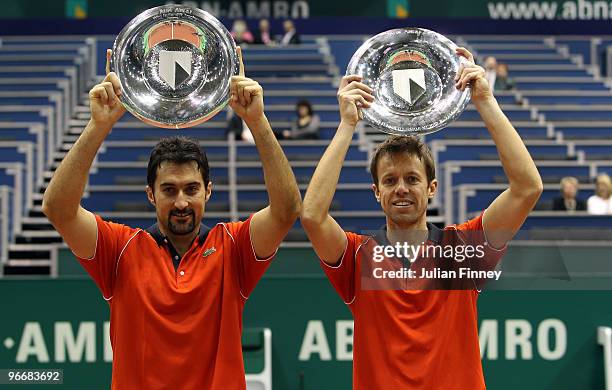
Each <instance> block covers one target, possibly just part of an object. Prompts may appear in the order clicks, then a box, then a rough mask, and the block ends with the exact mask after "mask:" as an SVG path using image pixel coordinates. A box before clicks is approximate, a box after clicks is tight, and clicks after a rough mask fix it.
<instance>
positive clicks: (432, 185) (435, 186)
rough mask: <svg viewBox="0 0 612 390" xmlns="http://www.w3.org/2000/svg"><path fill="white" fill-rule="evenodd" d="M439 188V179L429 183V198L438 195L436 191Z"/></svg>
mask: <svg viewBox="0 0 612 390" xmlns="http://www.w3.org/2000/svg"><path fill="white" fill-rule="evenodd" d="M437 190H438V180H436V179H433V180H432V181H431V182H430V183H429V187H428V188H427V197H428V198H429V199H433V198H434V196H436V191H437Z"/></svg>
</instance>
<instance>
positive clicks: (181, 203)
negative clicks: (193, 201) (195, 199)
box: [174, 191, 189, 210]
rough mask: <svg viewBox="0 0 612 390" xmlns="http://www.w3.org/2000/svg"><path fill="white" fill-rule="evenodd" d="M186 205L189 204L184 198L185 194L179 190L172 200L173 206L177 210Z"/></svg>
mask: <svg viewBox="0 0 612 390" xmlns="http://www.w3.org/2000/svg"><path fill="white" fill-rule="evenodd" d="M187 206H189V202H187V200H186V199H185V194H183V192H182V191H181V192H180V193H179V195H178V196H177V198H176V200H175V201H174V207H176V208H177V209H179V210H182V209H185V208H187Z"/></svg>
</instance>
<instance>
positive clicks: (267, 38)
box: [254, 19, 275, 46]
mask: <svg viewBox="0 0 612 390" xmlns="http://www.w3.org/2000/svg"><path fill="white" fill-rule="evenodd" d="M254 43H257V44H259V45H268V46H272V45H274V44H275V42H274V38H273V37H272V35H271V34H270V22H269V21H268V19H261V20H260V21H259V30H258V31H257V33H256V34H255V42H254Z"/></svg>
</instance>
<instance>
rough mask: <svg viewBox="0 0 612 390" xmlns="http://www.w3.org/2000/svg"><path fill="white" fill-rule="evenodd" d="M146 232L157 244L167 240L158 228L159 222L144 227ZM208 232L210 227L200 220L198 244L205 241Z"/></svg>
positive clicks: (165, 242)
mask: <svg viewBox="0 0 612 390" xmlns="http://www.w3.org/2000/svg"><path fill="white" fill-rule="evenodd" d="M146 232H147V233H149V234H150V235H151V236H152V237H153V238H154V239H155V242H157V245H159V246H161V245H164V244H167V243H168V241H167V239H166V236H164V234H163V233H162V232H161V230H159V224H157V223H155V224H153V225H151V226H149V227H148V228H147V229H146ZM209 232H210V228H209V227H208V226H206V225H204V224H203V223H201V222H200V232H199V233H198V245H202V244H204V242H205V241H206V237H208V233H209Z"/></svg>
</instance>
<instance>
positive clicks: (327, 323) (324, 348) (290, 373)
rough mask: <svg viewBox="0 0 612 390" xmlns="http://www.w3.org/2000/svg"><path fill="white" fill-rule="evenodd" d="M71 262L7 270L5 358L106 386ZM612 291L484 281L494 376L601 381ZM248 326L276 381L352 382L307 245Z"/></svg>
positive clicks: (85, 287)
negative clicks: (33, 271)
mask: <svg viewBox="0 0 612 390" xmlns="http://www.w3.org/2000/svg"><path fill="white" fill-rule="evenodd" d="M577 250H580V251H581V252H580V253H581V254H582V259H586V258H591V257H596V258H597V257H599V256H602V255H604V252H605V251H607V250H608V249H607V248H603V249H601V250H597V249H592V251H591V252H589V251H588V250H585V249H584V248H566V249H561V251H562V252H564V253H561V258H564V257H566V256H571V255H573V253H577V252H572V251H577ZM565 251H569V252H566V253H565ZM593 251H594V252H593ZM547 253H551V248H549V247H541V248H530V249H528V250H525V248H518V249H511V251H510V253H509V254H508V255H507V256H506V258H505V261H506V262H507V263H511V262H512V261H523V262H524V263H532V262H536V263H537V262H541V260H542V258H543V256H544V257H546V256H550V255H547ZM552 253H553V254H554V255H555V258H558V256H559V252H557V251H552ZM75 263H76V262H75V261H74V260H73V259H72V256H71V255H70V254H69V252H68V251H67V250H65V251H62V254H61V255H60V272H61V273H62V274H63V275H67V276H63V277H61V278H59V279H55V280H53V279H42V280H31V279H30V280H25V279H3V280H0V296H2V297H3V298H2V299H0V312H1V313H3V314H2V323H1V324H2V325H1V326H0V367H2V368H26V367H27V368H62V369H64V388H67V389H82V388H89V389H97V388H100V389H105V388H108V387H109V384H110V373H111V370H110V361H111V356H112V352H111V349H110V343H109V342H108V324H107V321H108V317H109V315H108V306H107V304H106V302H105V301H104V300H103V299H102V296H101V295H100V293H99V292H98V290H97V288H96V286H95V285H94V283H93V282H92V281H91V280H89V279H88V278H86V277H84V276H83V275H82V272H81V271H80V269H79V267H72V266H73V265H74V264H75ZM71 265H72V266H71ZM68 275H71V276H68ZM565 282H566V283H567V282H568V281H567V280H566V281H565ZM606 283H608V284H607V285H608V286H612V284H611V283H610V281H609V280H608V281H607V282H606ZM611 300H612V291H571V290H565V291H550V290H549V291H485V292H484V293H483V294H482V295H481V297H480V299H479V313H480V314H479V317H480V321H479V323H480V338H481V351H482V355H483V366H484V370H485V378H486V381H487V385H488V387H489V388H491V389H501V390H505V389H508V390H509V389H516V388H521V389H526V390H527V389H538V390H541V389H577V388H580V389H584V390H588V389H593V390H594V389H601V388H603V386H604V382H603V378H604V376H603V375H604V374H603V357H602V356H603V353H602V348H601V346H599V345H598V344H597V338H596V330H597V327H598V326H602V325H605V326H610V325H612V311H610V310H609V303H610V302H611ZM244 326H245V327H268V328H270V329H271V330H272V340H273V342H272V345H273V363H272V364H273V381H274V388H275V389H279V390H286V389H298V390H315V389H316V390H326V389H348V388H350V383H351V354H352V338H351V334H352V329H353V328H352V327H353V324H352V321H351V316H350V313H349V311H348V310H347V308H346V307H345V305H344V304H343V303H342V302H341V300H340V298H339V297H338V296H337V295H336V294H335V292H334V290H333V288H332V287H331V285H330V284H329V282H328V281H327V280H326V278H325V276H324V275H323V273H322V271H321V270H320V268H319V266H318V263H317V260H316V258H315V256H314V253H313V252H312V250H311V249H309V248H302V249H288V248H284V249H282V250H281V252H280V253H279V255H278V257H277V259H276V260H275V263H274V264H273V265H272V267H271V268H270V270H269V272H268V273H267V274H266V276H265V277H264V279H263V280H262V281H261V282H260V283H259V285H258V286H257V288H256V289H255V291H254V293H253V294H252V296H251V297H250V298H249V300H248V302H247V304H246V309H245V313H244ZM448 331H449V332H452V331H453V329H448ZM380 347H381V348H385V346H384V345H381V346H380ZM194 367H195V369H197V363H196V364H195V366H194Z"/></svg>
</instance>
